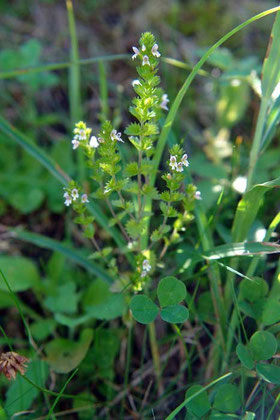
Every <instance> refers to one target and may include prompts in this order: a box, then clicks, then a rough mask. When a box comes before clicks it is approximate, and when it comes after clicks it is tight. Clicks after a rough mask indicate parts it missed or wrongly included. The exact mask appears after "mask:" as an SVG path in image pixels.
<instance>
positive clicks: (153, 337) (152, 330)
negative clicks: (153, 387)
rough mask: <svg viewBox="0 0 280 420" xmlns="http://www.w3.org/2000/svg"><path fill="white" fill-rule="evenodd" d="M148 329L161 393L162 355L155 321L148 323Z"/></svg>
mask: <svg viewBox="0 0 280 420" xmlns="http://www.w3.org/2000/svg"><path fill="white" fill-rule="evenodd" d="M148 331H149V338H150V345H151V352H152V358H153V363H154V368H155V374H156V380H157V384H158V390H159V393H161V390H162V384H161V368H160V356H159V350H158V345H157V338H156V329H155V323H154V322H151V323H150V324H148Z"/></svg>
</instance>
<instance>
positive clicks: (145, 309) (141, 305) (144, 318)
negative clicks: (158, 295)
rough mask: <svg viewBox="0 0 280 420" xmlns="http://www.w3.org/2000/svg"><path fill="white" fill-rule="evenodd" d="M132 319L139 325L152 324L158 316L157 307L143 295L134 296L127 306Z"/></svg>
mask: <svg viewBox="0 0 280 420" xmlns="http://www.w3.org/2000/svg"><path fill="white" fill-rule="evenodd" d="M129 307H130V309H131V311H132V315H133V318H134V319H135V320H136V321H138V322H140V323H141V324H149V323H150V322H153V321H154V320H155V319H156V317H157V314H158V311H159V308H158V307H157V305H156V304H155V303H154V302H153V301H152V300H151V299H150V298H149V297H148V296H145V295H136V296H134V297H133V298H132V299H131V301H130V305H129Z"/></svg>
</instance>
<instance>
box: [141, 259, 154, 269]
mask: <svg viewBox="0 0 280 420" xmlns="http://www.w3.org/2000/svg"><path fill="white" fill-rule="evenodd" d="M142 268H143V270H144V271H150V270H151V268H152V266H151V265H150V263H149V260H144V261H143V264H142Z"/></svg>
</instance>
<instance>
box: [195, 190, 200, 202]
mask: <svg viewBox="0 0 280 420" xmlns="http://www.w3.org/2000/svg"><path fill="white" fill-rule="evenodd" d="M194 198H195V199H196V200H202V197H201V192H200V191H196V192H195V194H194Z"/></svg>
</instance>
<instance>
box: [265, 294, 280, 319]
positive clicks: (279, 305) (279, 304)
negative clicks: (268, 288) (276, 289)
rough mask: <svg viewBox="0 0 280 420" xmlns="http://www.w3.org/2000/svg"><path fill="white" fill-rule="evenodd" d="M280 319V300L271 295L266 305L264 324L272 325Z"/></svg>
mask: <svg viewBox="0 0 280 420" xmlns="http://www.w3.org/2000/svg"><path fill="white" fill-rule="evenodd" d="M278 321H280V300H279V298H277V297H276V298H272V297H269V298H268V299H267V301H266V303H265V305H264V308H263V314H262V322H263V324H264V325H272V324H275V322H278Z"/></svg>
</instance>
